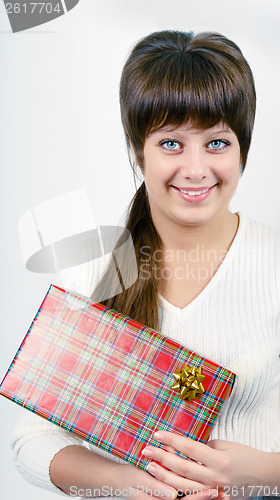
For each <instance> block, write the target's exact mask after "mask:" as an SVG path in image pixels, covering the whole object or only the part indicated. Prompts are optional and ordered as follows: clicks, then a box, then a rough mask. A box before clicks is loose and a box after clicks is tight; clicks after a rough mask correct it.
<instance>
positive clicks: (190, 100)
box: [140, 54, 236, 136]
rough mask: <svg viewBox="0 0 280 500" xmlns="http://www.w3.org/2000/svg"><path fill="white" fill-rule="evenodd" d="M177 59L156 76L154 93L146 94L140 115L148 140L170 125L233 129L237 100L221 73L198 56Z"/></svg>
mask: <svg viewBox="0 0 280 500" xmlns="http://www.w3.org/2000/svg"><path fill="white" fill-rule="evenodd" d="M178 56H179V57H178V60H175V61H174V58H173V60H172V61H170V62H171V64H170V67H169V68H168V69H167V71H165V73H164V74H162V75H160V72H155V73H156V78H157V81H156V82H155V81H150V84H151V88H152V92H149V91H148V92H145V96H144V99H143V100H142V104H144V106H143V109H142V110H141V111H142V112H141V113H140V115H141V126H142V127H145V129H146V136H148V135H149V134H151V133H153V132H155V131H156V130H159V129H160V128H163V127H165V126H167V125H172V126H174V127H179V126H181V125H183V124H185V123H191V124H192V126H194V127H196V128H198V129H207V128H211V127H214V126H215V125H217V124H218V123H220V122H224V123H226V124H227V125H229V126H232V125H233V123H232V124H231V123H229V121H232V122H234V120H228V117H229V114H230V113H229V109H234V108H235V105H234V103H233V102H232V101H236V99H235V96H234V95H230V93H229V91H228V88H230V86H229V85H228V83H227V81H226V79H224V78H221V71H220V70H219V71H217V69H216V68H215V67H213V66H212V65H211V64H207V63H208V61H207V62H205V60H204V61H203V64H202V62H201V61H200V60H199V59H200V58H199V56H198V54H178ZM186 56H187V57H186ZM197 56H198V57H197ZM165 69H166V68H165ZM225 76H226V77H227V76H228V75H225ZM235 109H236V108H235ZM231 116H232V113H231Z"/></svg>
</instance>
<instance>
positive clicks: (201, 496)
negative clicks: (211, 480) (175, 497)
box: [181, 489, 216, 500]
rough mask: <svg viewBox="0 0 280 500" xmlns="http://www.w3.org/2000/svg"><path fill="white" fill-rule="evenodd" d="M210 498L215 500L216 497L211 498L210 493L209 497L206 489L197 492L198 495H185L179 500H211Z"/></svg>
mask: <svg viewBox="0 0 280 500" xmlns="http://www.w3.org/2000/svg"><path fill="white" fill-rule="evenodd" d="M212 498H216V496H215V495H214V496H211V493H210V496H209V490H207V489H206V490H202V491H199V492H198V493H194V494H191V495H187V496H185V497H183V498H181V500H212Z"/></svg>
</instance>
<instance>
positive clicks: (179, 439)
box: [154, 431, 218, 465]
mask: <svg viewBox="0 0 280 500" xmlns="http://www.w3.org/2000/svg"><path fill="white" fill-rule="evenodd" d="M154 438H155V439H156V441H158V442H159V443H163V444H165V445H168V446H171V447H172V448H174V449H175V450H178V451H180V452H181V453H183V454H184V455H186V456H187V457H190V458H192V459H193V460H196V461H197V462H201V463H203V464H206V465H207V464H208V463H212V462H213V460H215V457H216V454H217V453H218V450H216V449H214V448H211V447H209V446H207V445H206V444H204V443H200V442H199V441H194V440H193V439H190V438H187V437H184V436H179V435H178V434H174V433H173V432H170V431H157V432H155V434H154Z"/></svg>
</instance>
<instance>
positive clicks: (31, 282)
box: [0, 0, 280, 500]
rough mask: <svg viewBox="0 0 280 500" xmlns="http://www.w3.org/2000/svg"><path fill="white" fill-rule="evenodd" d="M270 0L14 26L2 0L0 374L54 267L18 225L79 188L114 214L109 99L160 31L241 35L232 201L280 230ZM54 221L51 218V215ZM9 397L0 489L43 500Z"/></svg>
mask: <svg viewBox="0 0 280 500" xmlns="http://www.w3.org/2000/svg"><path fill="white" fill-rule="evenodd" d="M279 21H280V7H279V1H278V0H266V2H264V1H263V0H262V1H260V0H235V1H234V2H225V1H224V0H211V1H209V0H172V1H171V0H141V2H137V3H136V2H133V1H132V0H99V1H97V0H80V3H79V4H78V5H77V6H76V7H75V8H74V9H73V10H72V11H70V12H69V13H68V14H66V15H64V16H62V17H61V18H59V19H57V20H54V21H52V22H50V23H48V24H45V25H41V26H39V27H37V28H34V29H32V30H28V31H26V32H21V33H17V34H13V33H12V32H11V29H10V25H9V21H8V17H7V15H6V12H5V9H4V4H3V2H2V1H0V67H1V73H0V75H1V76H0V89H1V92H0V116H1V135H0V137H1V148H0V158H1V160H0V161H1V163H0V164H1V183H0V186H1V212H0V213H1V231H2V238H1V306H2V307H1V333H0V335H1V336H0V339H1V373H0V379H2V377H3V376H4V373H5V371H6V369H7V368H8V366H9V364H10V361H11V360H12V358H13V356H14V354H15V352H16V350H17V348H18V346H19V344H20V342H21V341H22V338H23V336H24V335H25V333H26V331H27V329H28V327H29V325H30V323H31V320H32V319H33V316H34V314H35V312H36V311H37V308H38V307H39V305H40V302H41V301H40V299H42V297H43V295H44V294H45V292H46V291H47V288H48V286H49V284H50V283H51V282H53V281H54V279H55V276H54V275H50V274H44V275H40V274H35V273H32V272H29V271H27V270H26V269H25V268H24V264H23V260H22V257H21V253H20V247H19V240H18V233H17V223H18V220H19V218H20V216H21V215H22V214H23V213H24V212H25V211H27V210H28V209H30V208H32V207H34V206H35V205H37V204H38V203H41V202H43V201H46V200H48V199H49V198H52V197H54V196H57V195H60V194H63V193H66V192H69V191H72V190H74V189H77V188H85V189H86V191H87V194H88V197H89V200H90V203H91V207H92V211H93V214H94V217H95V219H96V222H97V223H98V224H99V225H101V224H104V225H105V224H106V225H109V224H117V223H119V222H120V221H121V217H122V216H123V213H124V211H125V209H126V207H127V205H128V203H129V201H130V199H131V198H132V196H133V194H134V183H133V176H132V173H131V171H130V166H129V162H128V159H127V155H126V149H125V143H124V137H123V132H122V129H121V122H120V116H119V107H118V85H119V78H120V73H121V69H122V66H123V64H124V61H125V59H126V56H127V55H128V53H129V51H130V49H131V47H132V45H133V44H134V43H135V42H136V41H137V40H138V39H139V38H140V37H142V36H144V35H146V34H148V33H150V32H152V31H156V30H161V29H181V30H184V31H190V30H192V31H195V32H198V31H218V32H220V33H222V34H224V35H226V36H227V37H229V38H232V39H233V40H234V41H235V42H236V43H237V44H238V45H240V47H241V49H242V51H243V53H244V55H245V57H246V58H247V59H248V61H249V63H250V65H251V67H252V70H253V73H254V76H255V81H256V89H257V96H258V107H257V118H256V125H255V133H254V138H253V142H252V149H251V152H250V154H249V160H248V164H247V167H246V171H245V174H244V176H243V178H242V180H241V184H240V186H239V188H238V190H237V193H236V195H235V197H234V200H233V202H232V205H231V209H232V210H233V211H236V210H241V211H242V212H243V213H245V214H246V215H248V216H251V217H253V218H255V219H258V220H261V221H263V222H265V223H267V224H268V225H270V226H272V227H274V228H276V229H280V219H279V209H280V198H279V186H280V160H279V147H278V146H279V144H280V135H279V123H278V121H279V114H280V104H279V77H280V63H279V54H280V53H279V51H280V37H279V26H280V23H279ZM54 223H55V221H54ZM20 411H25V410H22V409H19V408H18V407H17V406H16V405H15V404H13V403H11V402H9V401H7V400H5V399H4V398H1V400H0V412H1V431H0V438H1V448H0V449H1V468H0V471H1V477H0V496H1V498H3V499H4V498H5V499H9V500H18V499H21V500H25V499H29V500H37V499H38V498H40V499H41V500H51V499H52V498H55V497H56V495H53V494H51V493H49V492H48V491H44V490H39V489H38V488H37V487H35V486H32V485H30V484H28V483H27V482H25V481H24V480H23V479H22V477H21V476H20V474H19V473H18V472H17V471H16V469H15V466H14V464H13V461H12V452H11V449H10V436H11V433H12V430H13V427H14V425H15V422H16V420H17V418H18V415H19V412H20Z"/></svg>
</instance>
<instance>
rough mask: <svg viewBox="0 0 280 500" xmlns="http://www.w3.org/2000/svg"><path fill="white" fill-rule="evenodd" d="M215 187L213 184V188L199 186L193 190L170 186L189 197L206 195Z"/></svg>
mask: <svg viewBox="0 0 280 500" xmlns="http://www.w3.org/2000/svg"><path fill="white" fill-rule="evenodd" d="M216 185H217V184H214V185H213V186H201V187H197V188H194V187H179V186H173V185H172V187H173V188H175V189H178V190H179V191H181V193H183V194H188V195H189V196H198V195H200V194H204V193H207V191H209V189H211V188H213V187H214V186H216Z"/></svg>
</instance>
